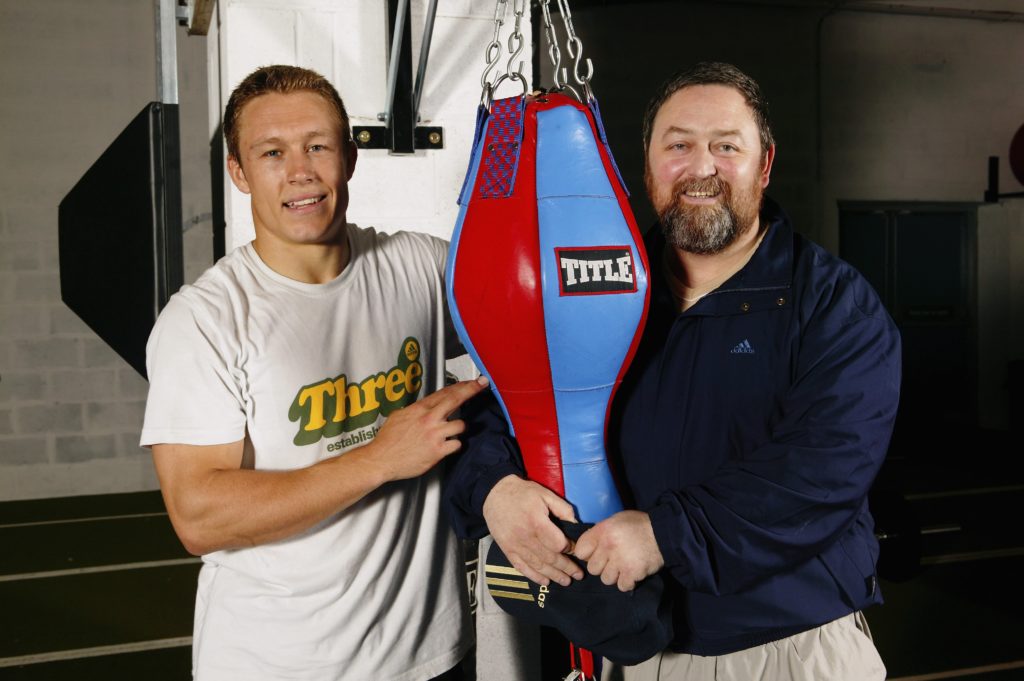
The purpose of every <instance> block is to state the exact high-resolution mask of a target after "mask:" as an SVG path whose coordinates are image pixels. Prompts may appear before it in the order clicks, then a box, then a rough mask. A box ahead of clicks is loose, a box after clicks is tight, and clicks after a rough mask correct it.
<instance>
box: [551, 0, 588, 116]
mask: <svg viewBox="0 0 1024 681" xmlns="http://www.w3.org/2000/svg"><path fill="white" fill-rule="evenodd" d="M558 11H559V13H561V15H562V23H564V24H565V33H566V45H565V48H566V51H568V52H569V56H570V57H572V58H573V60H574V61H573V69H572V70H573V73H572V75H573V80H575V81H576V82H577V83H579V84H580V85H582V86H583V94H584V95H585V96H586V98H587V101H590V100H591V99H593V98H594V93H593V91H592V90H591V89H590V79H591V78H593V77H594V63H593V62H592V61H590V58H589V57H588V58H587V73H586V75H581V74H580V60H581V59H582V58H583V41H582V40H580V38H579V36H577V35H576V29H575V28H574V27H573V25H572V12H571V11H570V10H569V0H558Z"/></svg>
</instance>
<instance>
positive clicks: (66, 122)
mask: <svg viewBox="0 0 1024 681" xmlns="http://www.w3.org/2000/svg"><path fill="white" fill-rule="evenodd" d="M154 26H155V23H154V17H153V3H152V2H130V1H128V0H97V1H96V2H89V3H81V2H74V1H72V0H53V1H50V2H45V3H14V2H7V3H2V4H0V90H2V91H3V93H4V96H3V98H2V100H0V120H2V121H3V125H2V126H0V153H2V154H3V157H4V158H5V159H7V163H5V164H4V167H3V168H2V169H0V500H9V499H25V498H39V497H54V496H64V495H78V494H92V493H101V492H120V491H136V490H140V489H155V487H156V479H155V476H154V474H153V470H152V463H151V460H150V457H149V453H148V451H144V450H140V449H139V447H138V437H139V429H140V427H141V421H142V410H143V405H144V401H145V395H146V382H145V381H144V380H143V379H142V378H141V377H140V376H138V375H137V374H136V373H135V371H134V370H133V369H132V368H131V367H129V366H128V364H127V363H125V362H124V361H123V360H121V358H120V357H118V356H117V355H116V354H115V353H114V352H113V351H112V350H110V348H109V347H107V345H106V343H104V342H103V341H102V340H100V339H99V338H98V337H97V336H96V335H95V334H94V333H93V332H92V331H91V330H90V329H89V328H88V327H87V326H86V325H85V324H84V323H83V322H82V321H81V320H80V319H79V318H78V317H77V316H76V315H75V314H74V313H73V312H71V310H70V309H68V308H67V307H66V306H65V305H64V304H63V303H62V302H61V298H60V278H59V276H60V275H59V265H58V258H57V206H58V204H59V203H60V201H61V199H62V198H63V197H64V195H65V194H66V193H67V192H68V191H69V190H70V189H71V187H73V186H74V184H75V183H76V182H77V181H78V179H79V178H80V177H81V175H82V174H83V173H84V172H85V171H86V170H87V169H88V168H89V166H90V165H91V164H92V163H93V162H94V161H95V160H96V159H97V158H98V157H99V155H100V154H101V153H102V152H103V151H104V149H106V147H107V146H108V145H109V144H110V142H112V141H113V140H114V138H115V137H116V136H117V135H118V133H119V132H120V131H121V130H122V129H123V127H124V126H125V125H127V124H128V122H129V121H131V119H132V118H133V117H134V116H135V115H136V114H137V113H138V111H139V110H141V109H142V107H143V106H144V105H145V104H146V103H147V102H149V101H152V100H154V99H155V93H156V86H155V82H156V76H155V74H156V67H155V60H154V35H155V29H154ZM190 40H191V41H192V42H189V41H190ZM179 54H180V56H181V64H182V69H181V76H180V78H181V83H180V87H181V93H182V104H181V112H182V120H183V125H182V128H183V131H182V145H183V163H184V166H185V167H186V168H187V171H186V172H184V173H183V178H182V179H183V193H184V197H183V217H185V218H186V223H187V224H188V225H189V226H192V225H200V224H203V222H204V221H205V227H206V229H205V230H204V229H192V230H190V231H189V232H186V235H185V237H186V238H185V247H186V252H187V261H186V262H187V271H188V273H189V276H191V277H194V276H195V273H196V271H197V270H199V269H201V268H205V267H206V266H208V265H209V263H210V261H211V259H212V257H211V256H212V242H211V239H210V236H209V210H210V209H209V203H210V202H209V194H210V191H209V172H208V170H207V162H206V157H207V155H208V151H207V146H208V142H207V133H206V130H205V113H206V104H205V99H206V91H205V90H206V84H205V80H206V79H205V45H204V44H203V41H202V39H196V38H188V37H187V36H185V34H184V31H183V30H182V31H180V32H179ZM196 124H198V127H197V126H196ZM193 130H196V131H197V132H191V131H193ZM116 199H117V197H116V196H112V197H111V200H116ZM204 232H205V233H204ZM125 266H126V267H128V266H131V264H130V263H128V264H126V265H125ZM111 304H112V305H113V304H116V301H111Z"/></svg>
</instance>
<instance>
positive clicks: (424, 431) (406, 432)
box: [366, 376, 487, 480]
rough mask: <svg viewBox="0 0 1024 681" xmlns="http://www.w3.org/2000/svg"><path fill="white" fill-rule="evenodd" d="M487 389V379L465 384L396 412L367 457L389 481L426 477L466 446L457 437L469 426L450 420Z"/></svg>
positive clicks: (439, 391)
mask: <svg viewBox="0 0 1024 681" xmlns="http://www.w3.org/2000/svg"><path fill="white" fill-rule="evenodd" d="M486 387H487V378H486V377H484V376H481V377H480V378H477V379H476V380H473V381H461V382H459V383H456V384H454V385H450V386H448V387H447V388H443V389H441V390H438V391H437V392H435V393H431V394H430V395H427V396H426V397H424V398H423V399H422V400H419V401H417V402H413V403H412V404H410V405H409V406H407V407H403V408H402V409H399V410H397V411H394V412H392V413H391V414H390V415H389V416H388V420H387V421H385V422H384V425H383V426H381V429H380V432H378V433H377V436H376V437H375V438H373V440H372V442H371V443H370V444H369V445H367V446H366V448H367V450H368V451H367V452H366V453H369V451H372V462H373V463H374V464H375V465H378V466H380V468H381V469H382V472H383V474H384V477H385V479H386V480H405V479H406V478H415V477H416V476H419V475H423V474H424V473H426V472H427V471H429V470H430V469H431V468H433V467H434V465H435V464H437V462H438V461H440V460H441V459H443V458H444V457H446V456H448V455H449V454H454V453H455V452H457V451H458V450H459V447H461V446H462V443H460V442H459V440H458V437H457V436H458V435H460V434H461V433H462V432H463V431H465V430H466V424H465V422H463V421H462V420H461V419H454V420H449V418H450V417H451V415H452V413H453V412H454V411H455V410H456V409H458V408H459V407H460V406H462V403H463V402H465V401H466V400H468V399H470V398H471V397H473V396H474V395H476V394H478V393H479V392H480V391H482V390H483V389H484V388H486Z"/></svg>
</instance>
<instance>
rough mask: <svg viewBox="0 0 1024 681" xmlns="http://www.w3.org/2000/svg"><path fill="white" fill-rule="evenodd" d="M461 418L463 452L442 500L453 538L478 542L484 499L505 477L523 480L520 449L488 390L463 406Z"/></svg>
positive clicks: (482, 529) (484, 530)
mask: <svg viewBox="0 0 1024 681" xmlns="http://www.w3.org/2000/svg"><path fill="white" fill-rule="evenodd" d="M462 418H463V419H465V421H466V431H465V434H464V435H463V438H462V443H463V444H462V447H463V449H462V452H461V453H460V454H458V455H457V457H456V461H455V462H454V465H453V466H451V468H449V470H448V474H447V475H446V478H445V490H444V500H445V507H446V509H447V511H448V518H449V521H450V522H451V525H452V528H453V529H454V530H455V534H456V535H458V536H459V537H461V538H463V539H479V538H480V537H483V536H485V535H486V534H488V530H487V525H486V524H485V523H484V519H483V507H484V500H485V499H486V498H487V495H488V494H489V493H490V491H491V489H492V488H493V487H494V485H496V484H497V483H498V481H499V480H501V479H502V478H504V477H506V476H508V475H518V476H520V477H524V472H523V471H524V469H523V464H522V455H521V454H520V453H519V447H518V445H517V444H516V442H515V440H514V439H513V438H512V436H511V435H510V434H509V430H508V426H507V424H506V422H505V417H504V415H503V414H502V413H501V407H500V406H498V401H497V399H495V397H494V395H493V393H492V392H491V391H490V390H487V391H485V392H484V393H483V394H481V395H479V396H477V397H476V398H474V399H472V400H470V401H469V402H467V403H466V404H465V405H463V407H462Z"/></svg>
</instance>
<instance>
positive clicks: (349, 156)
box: [345, 139, 359, 180]
mask: <svg viewBox="0 0 1024 681" xmlns="http://www.w3.org/2000/svg"><path fill="white" fill-rule="evenodd" d="M358 158H359V147H357V146H356V143H355V140H351V139H350V140H349V141H348V142H346V143H345V175H346V178H345V179H346V180H351V179H352V174H353V173H354V172H356V160H357V159H358Z"/></svg>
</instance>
